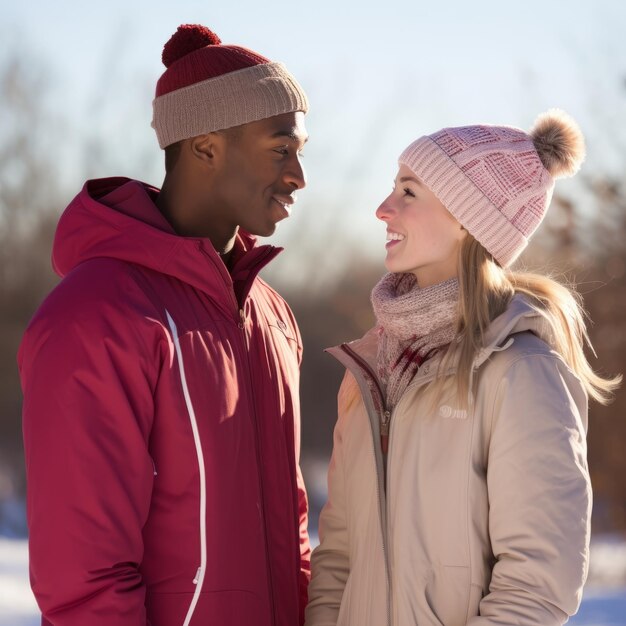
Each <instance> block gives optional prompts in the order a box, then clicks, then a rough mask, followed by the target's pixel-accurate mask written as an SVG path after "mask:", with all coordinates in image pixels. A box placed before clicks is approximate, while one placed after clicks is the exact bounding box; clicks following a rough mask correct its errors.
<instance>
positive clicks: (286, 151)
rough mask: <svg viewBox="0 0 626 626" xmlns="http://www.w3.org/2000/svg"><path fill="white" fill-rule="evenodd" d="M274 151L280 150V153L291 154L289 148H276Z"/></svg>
mask: <svg viewBox="0 0 626 626" xmlns="http://www.w3.org/2000/svg"><path fill="white" fill-rule="evenodd" d="M274 152H278V154H283V155H285V154H289V149H288V148H274Z"/></svg>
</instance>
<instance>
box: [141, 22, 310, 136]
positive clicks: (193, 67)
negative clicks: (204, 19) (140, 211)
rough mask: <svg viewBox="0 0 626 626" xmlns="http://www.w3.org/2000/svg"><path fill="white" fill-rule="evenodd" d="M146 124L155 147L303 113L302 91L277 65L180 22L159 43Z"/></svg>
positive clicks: (202, 27) (210, 32)
mask: <svg viewBox="0 0 626 626" xmlns="http://www.w3.org/2000/svg"><path fill="white" fill-rule="evenodd" d="M162 60H163V64H164V65H165V66H166V68H167V69H166V70H165V72H164V73H163V75H162V76H161V78H160V79H159V81H158V82H157V86H156V96H155V99H154V101H153V103H152V105H153V117H152V127H153V128H154V129H155V130H156V134H157V138H158V140H159V145H160V146H161V148H165V147H167V146H169V145H170V144H173V143H176V142H177V141H181V140H182V139H188V138H190V137H195V136H197V135H203V134H205V133H210V132H213V131H216V130H223V129H225V128H231V127H233V126H240V125H241V124H247V123H249V122H255V121H257V120H261V119H265V118H267V117H273V116H274V115H281V114H282V113H291V112H294V111H303V112H305V113H306V112H307V110H308V108H309V105H308V100H307V97H306V94H305V93H304V90H303V89H302V87H300V85H299V84H298V82H297V81H296V79H295V78H294V77H293V76H292V75H291V74H290V73H289V72H288V71H287V69H286V68H285V66H284V65H283V64H282V63H273V62H272V61H270V60H269V59H267V58H266V57H264V56H262V55H260V54H258V53H256V52H254V51H252V50H248V49H247V48H243V47H241V46H233V45H224V44H222V42H221V40H220V38H219V37H218V36H217V35H216V34H215V33H214V32H213V31H211V30H209V29H208V28H207V27H206V26H201V25H199V24H183V25H181V26H179V27H178V30H177V31H176V32H175V33H174V35H172V37H171V38H170V40H169V41H168V42H167V43H166V44H165V46H164V48H163V55H162Z"/></svg>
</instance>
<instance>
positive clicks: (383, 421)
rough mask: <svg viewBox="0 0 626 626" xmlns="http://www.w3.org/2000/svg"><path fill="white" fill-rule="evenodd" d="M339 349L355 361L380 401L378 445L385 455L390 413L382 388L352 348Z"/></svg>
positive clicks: (369, 368)
mask: <svg viewBox="0 0 626 626" xmlns="http://www.w3.org/2000/svg"><path fill="white" fill-rule="evenodd" d="M340 348H341V349H342V350H343V351H344V352H345V353H346V354H348V355H349V356H350V357H351V358H352V359H353V360H354V361H356V363H357V365H358V366H359V367H360V368H361V369H362V370H364V371H365V373H366V374H367V376H368V378H369V380H370V381H371V382H372V383H374V385H375V387H376V390H377V391H378V396H379V399H380V406H381V407H382V410H381V412H380V416H379V417H380V419H379V422H380V445H381V449H382V451H383V453H384V454H385V455H386V454H387V450H388V447H389V425H390V423H391V411H389V410H388V409H387V406H386V402H385V394H384V393H383V390H382V387H381V386H380V382H379V381H378V376H376V374H375V373H374V371H373V370H372V368H371V367H370V366H369V363H367V361H366V360H365V359H363V358H361V357H360V356H359V355H358V354H357V353H356V352H355V351H354V350H352V348H350V347H349V346H348V345H347V344H345V343H343V344H341V346H340Z"/></svg>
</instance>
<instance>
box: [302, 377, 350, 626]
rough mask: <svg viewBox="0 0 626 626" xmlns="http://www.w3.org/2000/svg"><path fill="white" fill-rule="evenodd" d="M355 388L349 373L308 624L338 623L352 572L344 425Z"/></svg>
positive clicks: (341, 394) (341, 404)
mask: <svg viewBox="0 0 626 626" xmlns="http://www.w3.org/2000/svg"><path fill="white" fill-rule="evenodd" d="M355 391H356V382H355V381H354V378H353V377H352V376H351V374H349V373H346V376H345V377H344V380H343V383H342V385H341V388H340V390H339V398H338V404H339V419H338V420H337V424H336V426H335V431H334V435H333V452H332V456H331V460H330V465H329V468H328V500H327V502H326V504H325V505H324V508H323V509H322V512H321V514H320V521H319V538H320V544H319V546H317V548H315V550H313V555H312V557H311V584H310V585H309V604H308V606H307V610H306V620H305V625H306V626H335V624H336V623H337V619H338V617H339V608H340V606H341V599H342V597H343V592H344V589H345V586H346V583H347V581H348V575H349V574H350V557H349V550H348V545H349V544H348V524H347V520H346V499H345V496H346V494H345V479H344V465H343V464H344V460H343V445H342V427H343V421H344V419H343V418H345V412H344V407H345V405H346V399H349V398H347V396H349V395H350V394H351V393H353V392H355Z"/></svg>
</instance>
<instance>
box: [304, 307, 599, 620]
mask: <svg viewBox="0 0 626 626" xmlns="http://www.w3.org/2000/svg"><path fill="white" fill-rule="evenodd" d="M541 337H543V339H542V338H541ZM376 341H377V335H376V333H374V332H370V333H368V334H367V335H365V336H364V337H363V338H362V339H360V340H358V341H355V342H353V343H351V344H347V346H346V345H345V344H344V346H339V347H337V348H332V349H331V350H330V352H331V353H332V354H334V356H336V357H337V358H338V359H339V360H340V361H341V362H342V363H343V364H344V365H346V367H347V369H348V373H347V374H346V378H345V379H344V382H343V384H342V387H341V389H340V391H339V419H338V422H337V425H336V428H335V436H334V449H333V455H332V460H331V464H330V469H329V478H328V481H329V494H328V502H327V504H326V506H325V507H324V510H323V511H322V514H321V518H320V528H319V534H320V541H321V543H320V545H319V547H318V548H317V549H316V550H315V551H314V553H313V559H312V580H311V584H310V587H309V605H308V607H307V611H306V626H330V625H331V624H332V625H333V626H334V625H335V624H336V625H340V626H347V625H350V626H385V625H393V626H413V625H419V626H431V625H433V626H435V625H436V626H441V625H444V626H461V625H464V624H468V625H470V626H487V625H491V626H495V625H498V626H505V625H516V626H526V625H527V626H531V625H532V626H552V625H557V624H563V623H564V622H565V621H566V619H567V616H568V615H571V614H573V613H575V612H576V610H577V608H578V605H579V603H580V599H581V593H582V587H583V583H584V581H585V578H586V574H587V561H588V553H589V522H590V514H591V486H590V482H589V474H588V470H587V461H586V442H585V433H586V426H587V397H586V394H585V391H584V390H583V387H582V385H581V383H580V381H579V380H578V378H577V377H576V376H575V375H574V374H573V373H572V372H571V371H570V369H569V368H568V367H567V365H566V364H565V363H564V362H563V360H562V359H561V357H560V356H559V355H558V354H556V353H555V352H554V351H552V350H551V349H550V347H549V342H550V332H549V327H548V325H547V322H546V320H545V319H544V318H543V316H542V314H541V313H540V311H538V310H537V309H535V308H533V307H532V306H531V305H530V304H529V303H528V302H527V301H526V300H525V299H523V298H522V297H521V296H515V298H514V299H513V301H512V302H511V305H510V307H509V309H508V310H507V311H506V312H505V313H504V314H503V315H502V316H500V317H499V318H497V319H496V320H494V322H493V324H492V326H491V328H490V331H489V333H488V342H486V347H485V348H484V349H483V350H482V351H481V352H480V354H478V355H477V358H476V362H475V369H474V381H473V389H474V394H475V402H474V404H473V408H471V409H470V410H469V411H465V410H464V409H462V408H460V407H458V406H457V405H456V404H455V403H454V402H453V401H452V400H451V399H450V398H451V397H452V395H451V394H445V395H444V397H443V399H442V401H441V402H439V403H438V404H437V406H435V407H429V395H430V394H429V393H427V392H425V385H426V384H427V383H429V382H431V381H432V380H433V377H434V375H435V372H436V370H437V365H438V359H437V358H436V357H435V358H433V359H432V360H431V361H428V362H426V363H425V364H424V365H423V366H422V367H421V368H420V370H419V373H418V374H417V376H416V378H415V379H414V381H413V382H412V383H411V385H410V386H409V388H408V389H407V391H406V392H405V394H404V396H403V397H402V399H401V400H400V402H399V403H398V405H397V407H396V409H395V410H394V411H393V413H392V416H391V425H390V439H389V453H388V464H387V471H386V481H385V472H384V469H383V464H382V454H381V448H380V443H379V442H380V436H379V433H380V430H379V429H380V419H381V415H380V414H379V412H377V411H376V409H375V405H374V403H373V396H372V391H371V390H370V387H371V382H370V386H368V382H367V376H365V375H364V371H365V370H364V366H365V368H367V367H369V368H370V369H371V370H373V371H374V372H375V371H376V368H375V354H376ZM449 374H450V375H451V376H453V375H454V371H450V372H449ZM355 380H356V383H358V387H359V390H360V393H359V391H358V390H357V389H356V384H355ZM430 404H432V403H430Z"/></svg>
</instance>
